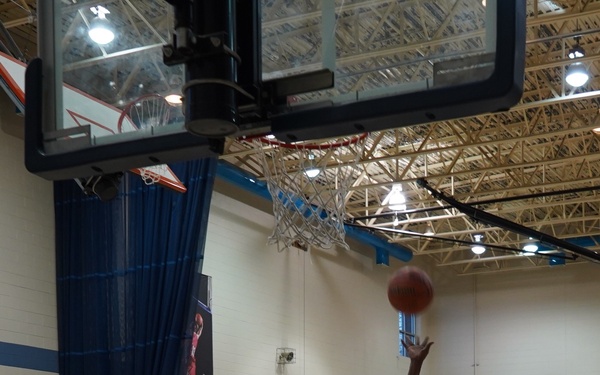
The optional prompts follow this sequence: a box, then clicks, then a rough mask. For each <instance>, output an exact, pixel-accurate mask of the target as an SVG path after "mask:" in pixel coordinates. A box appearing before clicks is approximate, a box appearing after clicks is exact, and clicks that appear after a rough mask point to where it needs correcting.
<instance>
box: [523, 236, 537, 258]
mask: <svg viewBox="0 0 600 375" xmlns="http://www.w3.org/2000/svg"><path fill="white" fill-rule="evenodd" d="M523 251H526V252H527V253H530V254H526V255H533V253H535V252H536V251H538V245H537V244H536V243H535V241H534V240H533V238H531V237H529V242H527V243H526V244H525V246H523Z"/></svg>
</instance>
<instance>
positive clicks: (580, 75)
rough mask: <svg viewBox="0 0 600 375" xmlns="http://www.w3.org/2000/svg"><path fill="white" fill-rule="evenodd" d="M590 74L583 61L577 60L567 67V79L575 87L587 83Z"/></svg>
mask: <svg viewBox="0 0 600 375" xmlns="http://www.w3.org/2000/svg"><path fill="white" fill-rule="evenodd" d="M589 78H590V76H589V75H588V72H587V69H586V68H585V66H584V65H583V63H581V62H576V63H573V64H571V65H569V67H567V76H566V77H565V81H567V83H568V84H569V85H571V86H573V87H581V86H583V85H585V84H586V82H587V81H588V79H589Z"/></svg>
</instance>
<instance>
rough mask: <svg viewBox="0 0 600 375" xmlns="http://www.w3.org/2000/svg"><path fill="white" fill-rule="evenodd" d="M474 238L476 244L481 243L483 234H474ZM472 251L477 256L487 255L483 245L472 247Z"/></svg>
mask: <svg viewBox="0 0 600 375" xmlns="http://www.w3.org/2000/svg"><path fill="white" fill-rule="evenodd" d="M473 238H474V239H475V242H477V243H479V242H481V240H482V239H483V234H474V235H473ZM471 251H472V252H473V253H474V254H476V255H481V254H483V253H485V247H484V246H483V245H478V244H475V245H473V246H471Z"/></svg>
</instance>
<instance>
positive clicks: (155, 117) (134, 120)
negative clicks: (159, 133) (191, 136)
mask: <svg viewBox="0 0 600 375" xmlns="http://www.w3.org/2000/svg"><path fill="white" fill-rule="evenodd" d="M172 108H173V106H172V105H171V104H169V102H168V101H167V100H166V99H165V98H164V97H162V96H161V95H158V94H149V95H143V96H141V97H139V98H137V99H135V100H133V101H131V102H130V103H129V104H127V105H126V106H125V108H123V111H122V112H121V116H120V117H119V124H118V130H119V133H126V132H139V131H144V132H148V133H149V134H154V132H155V131H156V128H158V127H161V126H165V125H168V124H169V120H170V117H171V110H172ZM168 168H169V167H168V166H167V165H166V164H158V165H152V166H147V167H141V168H134V169H132V172H134V173H136V174H139V175H140V177H141V178H142V181H144V183H145V184H146V185H154V184H155V183H157V182H159V181H160V180H161V178H162V177H163V176H164V175H165V174H166V173H167V170H168Z"/></svg>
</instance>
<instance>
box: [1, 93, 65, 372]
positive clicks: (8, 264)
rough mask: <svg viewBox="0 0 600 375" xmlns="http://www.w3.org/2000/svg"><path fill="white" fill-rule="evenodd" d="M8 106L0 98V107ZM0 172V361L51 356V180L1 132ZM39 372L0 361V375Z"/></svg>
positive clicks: (17, 143) (53, 311) (53, 299)
mask: <svg viewBox="0 0 600 375" xmlns="http://www.w3.org/2000/svg"><path fill="white" fill-rule="evenodd" d="M2 96H3V95H2ZM12 108H13V107H11V106H10V105H6V103H5V102H3V107H2V108H1V110H2V111H3V112H4V111H11V110H12ZM8 117H9V119H11V118H12V117H13V116H12V115H10V114H9V116H8ZM6 118H7V116H6V114H5V113H2V119H1V120H2V121H4V122H3V123H2V128H3V129H4V130H8V129H9V127H7V126H5V125H6V123H5V121H6ZM11 129H15V128H14V127H12V128H11ZM0 171H2V175H3V177H2V178H1V179H0V364H2V363H10V362H12V361H13V360H18V358H16V356H18V355H19V353H21V354H24V353H30V352H31V351H30V350H29V349H30V348H38V349H47V350H48V351H46V352H45V355H48V354H50V356H51V355H52V352H50V351H55V350H57V346H58V344H57V332H56V288H55V266H54V209H53V196H52V183H51V182H49V181H46V180H43V179H41V178H39V177H36V176H34V175H32V174H30V173H28V172H27V171H26V169H25V167H24V164H23V141H22V140H21V139H18V138H16V137H14V136H11V135H8V134H6V133H5V132H4V131H1V130H0ZM15 353H16V354H15ZM33 353H35V350H34V351H33ZM30 361H36V359H31V360H30ZM17 362H18V361H17ZM38 373H39V374H42V373H44V374H48V372H39V371H33V370H25V369H19V368H15V367H5V366H1V365H0V374H19V375H20V374H38Z"/></svg>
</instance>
